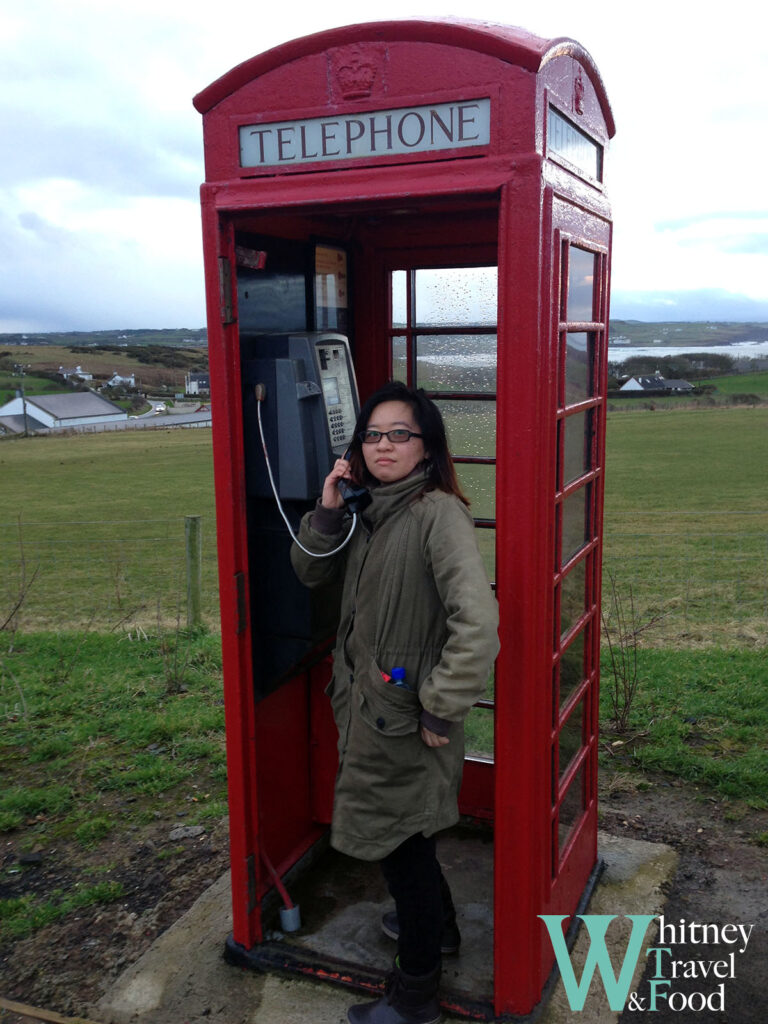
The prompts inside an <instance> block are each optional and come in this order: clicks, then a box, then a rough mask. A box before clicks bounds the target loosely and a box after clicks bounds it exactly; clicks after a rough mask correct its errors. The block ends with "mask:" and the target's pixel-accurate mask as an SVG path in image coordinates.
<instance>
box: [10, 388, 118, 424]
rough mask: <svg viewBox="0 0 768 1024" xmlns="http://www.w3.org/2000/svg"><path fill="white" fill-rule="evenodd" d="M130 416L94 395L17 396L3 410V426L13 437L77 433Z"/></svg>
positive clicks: (112, 403) (82, 392) (92, 393)
mask: <svg viewBox="0 0 768 1024" xmlns="http://www.w3.org/2000/svg"><path fill="white" fill-rule="evenodd" d="M127 419H128V414H127V413H126V412H123V410H122V409H121V408H120V407H119V406H117V405H115V404H114V402H109V401H108V400H107V399H106V398H102V397H101V395H97V394H95V393H94V392H93V391H76V392H72V393H71V394H61V395H27V396H26V397H24V398H22V397H21V395H17V397H16V398H12V399H11V401H10V402H6V403H5V405H3V406H0V426H1V427H2V428H3V429H4V432H6V433H11V434H23V433H33V432H35V431H37V430H72V429H75V430H78V429H84V428H91V429H92V428H94V427H99V426H103V425H106V424H107V423H120V422H123V421H124V420H127Z"/></svg>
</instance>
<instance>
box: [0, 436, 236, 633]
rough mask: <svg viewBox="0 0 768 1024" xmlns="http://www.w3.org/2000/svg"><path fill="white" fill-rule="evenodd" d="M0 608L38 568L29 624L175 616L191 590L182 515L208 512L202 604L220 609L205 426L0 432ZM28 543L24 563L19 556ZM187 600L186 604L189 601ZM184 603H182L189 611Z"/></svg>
mask: <svg viewBox="0 0 768 1024" xmlns="http://www.w3.org/2000/svg"><path fill="white" fill-rule="evenodd" d="M0 476H1V477H2V480H3V487H2V489H0V536H1V537H2V543H1V544H0V602H3V603H2V604H0V608H2V607H4V606H8V604H9V602H10V601H11V600H12V597H13V595H14V594H15V593H17V592H18V589H19V586H20V577H21V575H22V573H25V574H26V577H27V579H29V578H30V577H31V575H32V573H34V571H35V570H36V569H38V568H39V573H38V576H37V578H36V579H35V580H34V582H33V583H32V585H31V587H30V590H29V595H28V598H27V600H26V601H25V603H24V609H23V616H24V623H25V625H26V626H27V627H31V626H34V625H38V626H40V625H42V626H47V627H50V626H57V627H67V626H73V625H78V626H83V625H85V624H87V623H89V622H90V621H92V619H93V617H94V616H96V621H97V623H98V626H99V628H110V627H111V626H112V625H114V623H116V622H117V621H119V620H121V619H123V618H125V617H129V618H131V617H133V618H138V619H139V620H140V621H142V622H143V623H144V624H145V625H146V624H147V623H148V622H150V623H151V622H153V621H154V620H155V619H156V617H157V613H158V612H157V609H158V602H159V605H160V608H161V610H162V615H163V618H165V619H167V618H169V617H170V618H173V616H174V615H175V613H176V609H177V608H178V607H179V604H180V602H185V601H186V563H185V548H184V544H185V533H184V517H185V516H193V515H199V516H201V517H202V523H203V545H204V549H203V550H204V559H203V595H204V597H203V611H204V618H205V621H206V622H208V623H209V624H210V625H215V624H216V622H217V618H218V598H217V586H218V583H217V576H216V545H215V511H214V492H213V460H212V450H211V433H210V431H209V430H167V431H151V432H149V431H136V432H132V431H131V432H128V431H126V432H124V433H123V432H120V433H118V432H115V433H103V434H89V435H86V434H78V435H74V436H71V437H52V436H49V437H33V438H24V439H18V440H13V441H6V442H4V443H0ZM22 554H23V565H21V556H22ZM184 607H186V606H185V605H184ZM184 614H185V613H184Z"/></svg>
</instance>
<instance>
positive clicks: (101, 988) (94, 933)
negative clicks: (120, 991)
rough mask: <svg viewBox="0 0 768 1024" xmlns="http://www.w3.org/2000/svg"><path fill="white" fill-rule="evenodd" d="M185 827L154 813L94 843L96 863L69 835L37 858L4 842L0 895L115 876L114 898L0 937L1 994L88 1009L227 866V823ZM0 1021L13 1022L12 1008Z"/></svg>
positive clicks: (42, 892)
mask: <svg viewBox="0 0 768 1024" xmlns="http://www.w3.org/2000/svg"><path fill="white" fill-rule="evenodd" d="M183 827H184V826H183V822H179V821H176V822H173V821H172V822H158V823H157V824H155V825H150V826H145V827H142V828H141V829H140V830H137V831H135V832H132V833H129V834H128V835H123V836H121V837H119V838H117V839H115V840H114V841H113V842H111V843H106V844H101V845H100V846H99V849H98V864H97V863H95V855H94V853H87V852H85V851H83V850H82V849H80V848H78V847H77V845H76V844H74V843H72V844H69V843H62V844H60V845H57V846H56V847H55V848H51V849H48V850H46V851H45V852H44V853H42V855H40V856H39V857H35V856H31V857H30V855H28V854H27V855H25V854H22V853H21V852H20V851H19V850H17V849H15V848H14V844H13V842H9V843H7V844H6V845H5V848H4V850H3V864H2V867H3V874H2V881H0V896H1V897H3V898H4V899H12V898H14V897H21V896H25V895H32V896H35V897H37V898H38V899H39V900H40V901H43V900H44V899H46V898H47V899H50V900H52V901H53V902H56V901H60V900H61V899H62V898H63V897H65V896H66V895H67V894H72V893H74V892H76V891H78V889H82V888H83V887H84V886H85V885H86V884H92V883H93V880H94V878H97V877H101V878H103V879H105V880H108V881H110V882H117V883H119V884H120V885H121V887H122V894H121V896H120V898H119V899H117V900H116V901H115V902H113V903H108V904H106V905H97V906H92V907H87V908H84V909H82V910H78V911H76V912H74V913H70V914H68V915H67V916H66V917H65V918H63V919H61V920H60V921H58V922H55V923H53V924H50V925H48V926H46V927H44V928H41V929H40V930H39V931H36V932H34V933H33V934H32V935H30V936H29V937H27V938H23V939H19V940H17V941H15V942H4V943H3V944H2V945H0V979H2V981H0V995H2V996H3V997H5V998H6V999H8V1000H10V1001H15V1002H22V1003H27V1004H29V1005H32V1006H36V1007H44V1008H45V1009H48V1010H55V1011H57V1012H58V1013H61V1014H65V1015H69V1016H75V1015H78V1014H80V1015H82V1016H88V1011H89V1008H90V1007H91V1006H92V1005H93V1004H94V1003H95V1002H96V1001H97V1000H98V998H99V997H100V996H101V995H102V994H103V993H104V992H105V991H106V990H107V989H108V988H109V986H110V984H111V983H112V982H113V981H114V979H115V978H116V977H117V976H118V975H119V974H120V973H121V972H122V971H123V970H124V969H125V968H126V967H128V965H129V964H132V963H133V962H134V961H135V960H137V959H138V958H139V957H140V956H141V954H142V953H143V952H144V951H145V950H146V949H147V948H148V947H149V946H150V945H151V944H152V943H153V942H154V941H155V939H156V938H157V937H158V936H159V935H160V934H161V933H162V932H164V931H165V930H166V928H168V927H169V926H170V925H172V924H173V923H174V921H176V920H178V918H179V917H180V916H181V915H182V914H183V913H184V912H185V911H186V910H188V909H189V907H190V906H191V905H192V904H193V903H194V901H195V900H196V899H197V897H198V896H199V895H200V894H201V893H202V892H203V891H204V890H205V889H207V888H208V887H209V886H210V885H212V884H213V882H214V881H215V880H216V879H217V878H219V877H220V876H221V875H222V874H223V873H224V871H226V869H227V866H228V834H227V827H226V822H221V823H218V824H216V825H214V826H206V827H205V831H203V832H201V833H200V834H198V835H186V836H185V835H181V836H179V835H178V833H177V830H178V829H179V828H183ZM191 831H192V832H195V831H197V830H196V829H192V830H191ZM0 1015H2V1014H0ZM2 1020H3V1024H16V1019H15V1018H14V1017H13V1016H12V1015H8V1014H6V1015H3V1016H2Z"/></svg>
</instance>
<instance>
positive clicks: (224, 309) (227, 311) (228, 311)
mask: <svg viewBox="0 0 768 1024" xmlns="http://www.w3.org/2000/svg"><path fill="white" fill-rule="evenodd" d="M232 284H233V282H232V264H231V263H230V261H229V260H228V259H227V258H226V256H220V257H219V308H220V309H221V322H222V323H223V324H231V323H234V320H235V303H234V296H233V294H232Z"/></svg>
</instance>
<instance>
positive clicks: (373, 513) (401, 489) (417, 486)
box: [363, 469, 427, 529]
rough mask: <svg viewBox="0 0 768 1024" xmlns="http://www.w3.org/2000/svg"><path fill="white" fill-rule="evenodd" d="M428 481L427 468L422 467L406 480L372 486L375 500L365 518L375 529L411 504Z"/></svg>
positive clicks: (372, 494) (366, 511)
mask: <svg viewBox="0 0 768 1024" xmlns="http://www.w3.org/2000/svg"><path fill="white" fill-rule="evenodd" d="M426 481H427V473H426V470H422V469H420V470H414V472H413V473H411V474H410V475H409V476H407V477H405V479H404V480H398V481H396V482H395V483H393V484H382V485H381V486H379V487H374V488H372V489H371V496H372V498H373V500H372V502H371V504H370V505H369V506H368V508H367V509H366V510H365V512H364V513H363V516H364V518H365V519H367V520H368V522H369V523H370V524H371V526H373V528H374V529H375V528H376V527H377V526H378V525H379V524H380V523H381V522H383V520H384V519H387V518H388V517H389V516H391V515H392V514H393V513H394V512H398V511H400V509H401V508H404V507H405V506H406V505H409V504H410V503H411V502H412V501H413V499H414V498H415V497H416V496H417V495H418V494H419V493H420V492H421V491H423V490H424V485H425V483H426Z"/></svg>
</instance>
